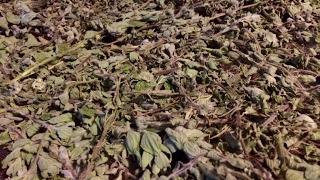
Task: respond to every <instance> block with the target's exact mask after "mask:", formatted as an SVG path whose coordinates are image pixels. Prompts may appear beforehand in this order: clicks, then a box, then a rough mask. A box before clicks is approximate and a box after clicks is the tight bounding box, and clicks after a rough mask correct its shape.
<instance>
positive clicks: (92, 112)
mask: <svg viewBox="0 0 320 180" xmlns="http://www.w3.org/2000/svg"><path fill="white" fill-rule="evenodd" d="M80 113H81V114H82V115H84V116H87V117H89V118H90V117H93V116H94V115H95V114H96V110H95V109H94V108H89V107H88V106H83V107H82V108H81V109H80Z"/></svg>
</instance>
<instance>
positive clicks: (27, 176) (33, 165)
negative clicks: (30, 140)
mask: <svg viewBox="0 0 320 180" xmlns="http://www.w3.org/2000/svg"><path fill="white" fill-rule="evenodd" d="M42 141H43V140H42ZM42 141H41V142H40V144H39V147H38V152H37V155H36V156H35V157H34V159H33V161H32V163H31V165H30V168H29V170H28V171H27V172H26V174H24V176H23V180H31V179H33V178H34V175H35V174H36V171H37V162H38V160H39V156H40V154H41V152H42V146H43V144H42Z"/></svg>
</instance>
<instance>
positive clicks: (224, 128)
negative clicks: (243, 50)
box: [210, 125, 231, 139]
mask: <svg viewBox="0 0 320 180" xmlns="http://www.w3.org/2000/svg"><path fill="white" fill-rule="evenodd" d="M229 130H231V128H230V127H229V126H228V125H225V126H224V127H223V128H222V130H221V132H219V133H218V134H217V135H215V136H213V137H210V139H215V138H217V137H220V136H221V135H223V134H224V133H225V132H227V131H229Z"/></svg>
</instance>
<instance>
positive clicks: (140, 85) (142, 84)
mask: <svg viewBox="0 0 320 180" xmlns="http://www.w3.org/2000/svg"><path fill="white" fill-rule="evenodd" d="M152 87H153V86H152V85H151V83H148V82H146V81H138V82H137V84H136V85H135V87H134V89H135V90H136V91H145V90H150V89H151V88H152Z"/></svg>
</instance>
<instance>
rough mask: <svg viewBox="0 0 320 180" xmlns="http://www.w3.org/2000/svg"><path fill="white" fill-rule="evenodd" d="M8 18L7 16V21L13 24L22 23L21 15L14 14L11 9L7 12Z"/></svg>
mask: <svg viewBox="0 0 320 180" xmlns="http://www.w3.org/2000/svg"><path fill="white" fill-rule="evenodd" d="M6 18H7V21H8V22H9V23H11V24H16V25H17V24H20V17H19V16H17V15H15V14H13V13H12V12H11V11H9V12H8V13H7V14H6Z"/></svg>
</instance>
